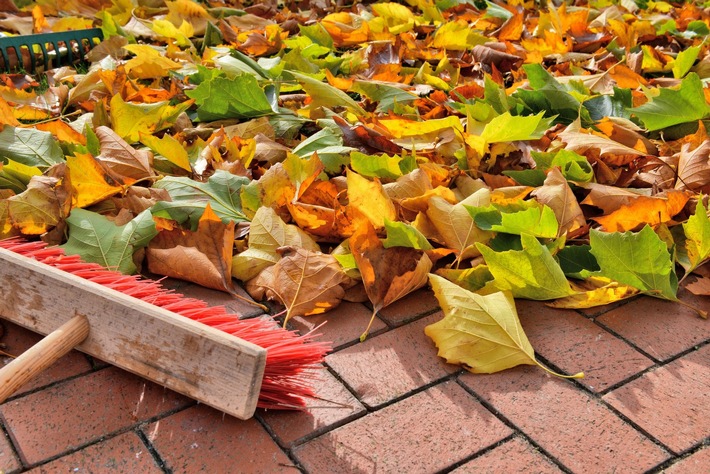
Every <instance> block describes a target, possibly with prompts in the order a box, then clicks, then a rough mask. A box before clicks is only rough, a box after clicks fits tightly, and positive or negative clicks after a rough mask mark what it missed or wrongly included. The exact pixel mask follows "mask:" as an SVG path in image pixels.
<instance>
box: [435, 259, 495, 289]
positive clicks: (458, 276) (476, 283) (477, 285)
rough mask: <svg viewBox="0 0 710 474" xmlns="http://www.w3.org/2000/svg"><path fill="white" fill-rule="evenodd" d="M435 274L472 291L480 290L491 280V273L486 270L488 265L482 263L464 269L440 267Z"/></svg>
mask: <svg viewBox="0 0 710 474" xmlns="http://www.w3.org/2000/svg"><path fill="white" fill-rule="evenodd" d="M436 274H437V275H439V276H441V277H444V278H446V279H447V280H449V281H450V282H452V283H456V284H457V285H458V286H460V287H461V288H463V289H465V290H468V291H472V292H476V291H478V290H480V289H481V288H483V287H485V286H486V285H487V284H488V283H489V282H491V281H493V275H491V272H490V270H488V266H487V265H483V264H481V265H477V266H475V267H473V268H465V269H456V268H440V269H438V270H437V271H436Z"/></svg>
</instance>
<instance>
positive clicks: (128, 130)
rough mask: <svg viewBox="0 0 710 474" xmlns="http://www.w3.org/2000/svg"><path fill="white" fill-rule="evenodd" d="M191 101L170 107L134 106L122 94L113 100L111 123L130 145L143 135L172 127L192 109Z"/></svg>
mask: <svg viewBox="0 0 710 474" xmlns="http://www.w3.org/2000/svg"><path fill="white" fill-rule="evenodd" d="M191 105H192V101H191V100H187V101H185V102H181V103H179V104H177V105H174V106H173V105H170V104H169V103H168V102H166V101H163V102H156V103H154V104H133V103H131V102H126V101H124V100H123V98H121V96H120V94H117V95H114V96H113V98H112V99H111V121H112V124H113V130H114V131H115V132H116V133H117V134H118V135H119V136H120V137H121V138H123V139H124V140H126V141H128V142H129V143H136V142H138V141H139V140H140V135H141V133H143V134H145V135H152V134H153V133H154V132H158V131H160V130H164V129H166V128H168V127H170V126H172V125H173V124H174V123H175V121H176V120H177V118H178V116H179V115H180V114H181V113H183V112H184V111H186V110H187V109H189V108H190V106H191Z"/></svg>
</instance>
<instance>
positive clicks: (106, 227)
mask: <svg viewBox="0 0 710 474" xmlns="http://www.w3.org/2000/svg"><path fill="white" fill-rule="evenodd" d="M67 225H68V226H69V240H68V241H67V243H66V244H64V245H62V248H63V249H64V251H65V252H66V253H67V254H71V255H80V256H81V258H82V259H83V260H84V261H87V262H94V263H98V264H99V265H101V266H103V267H105V268H108V269H110V270H115V271H118V272H121V273H125V274H132V273H135V271H136V269H137V267H136V265H135V263H134V262H133V254H134V253H136V251H138V250H139V249H142V248H144V247H145V246H147V245H148V242H150V240H151V239H152V238H153V237H155V235H156V234H157V233H158V232H157V230H156V228H155V223H154V222H153V217H152V216H151V214H150V211H143V212H142V213H140V214H138V215H137V216H136V217H135V218H134V219H133V220H131V221H130V222H128V223H127V224H125V225H123V226H117V225H115V224H114V223H113V222H111V221H110V220H108V219H107V218H106V217H104V216H102V215H101V214H97V213H95V212H91V211H87V210H85V209H74V210H72V212H71V215H70V216H69V217H68V218H67Z"/></svg>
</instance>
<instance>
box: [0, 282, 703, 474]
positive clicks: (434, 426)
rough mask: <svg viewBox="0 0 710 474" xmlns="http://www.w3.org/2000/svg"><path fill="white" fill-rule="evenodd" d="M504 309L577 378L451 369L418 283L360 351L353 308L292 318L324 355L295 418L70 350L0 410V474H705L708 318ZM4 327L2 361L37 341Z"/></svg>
mask: <svg viewBox="0 0 710 474" xmlns="http://www.w3.org/2000/svg"><path fill="white" fill-rule="evenodd" d="M177 286H178V287H179V288H178V289H179V290H180V291H182V292H185V293H186V294H187V295H188V296H199V297H203V298H205V299H208V300H210V302H211V303H213V304H215V303H218V304H227V305H228V306H229V307H230V309H233V310H234V311H242V312H244V313H246V314H247V315H254V314H258V313H259V312H260V311H261V310H259V309H258V308H256V309H255V308H254V307H251V306H250V305H248V304H246V303H244V302H243V301H229V300H228V299H227V300H225V296H224V295H222V294H219V293H215V292H211V291H209V290H201V289H195V288H194V287H192V286H191V285H184V284H178V285H177ZM681 297H682V298H684V299H687V300H688V301H689V302H691V303H692V304H695V305H696V306H700V307H708V299H707V298H705V299H702V298H699V297H694V296H692V295H688V294H687V293H685V292H681ZM703 305H704V306H703ZM517 307H518V312H519V314H520V319H521V322H522V324H523V327H524V328H525V330H526V332H527V334H528V336H529V339H530V341H531V343H532V345H533V347H534V348H535V350H536V353H537V354H538V356H539V357H541V358H542V359H543V360H545V361H546V362H548V363H549V364H551V365H553V366H554V367H555V368H557V369H559V370H562V371H565V372H577V371H585V372H586V374H587V378H586V379H582V380H579V381H568V380H562V379H558V378H555V377H553V376H549V375H547V374H546V373H544V372H543V371H542V369H539V368H537V367H518V368H515V369H511V370H508V371H504V372H501V373H498V374H492V375H484V374H470V373H467V372H465V371H464V372H462V371H461V368H459V367H455V366H450V365H447V364H446V363H445V362H444V361H443V360H442V359H441V358H439V357H438V356H437V355H436V354H437V350H436V348H435V347H434V344H433V343H432V342H431V341H430V340H429V339H428V338H427V337H426V336H425V335H424V334H423V328H424V326H426V325H427V324H430V323H432V322H434V321H436V320H438V319H439V318H441V313H440V312H438V308H437V305H436V300H435V298H434V297H433V295H432V293H431V292H430V291H428V290H421V291H418V292H416V293H415V294H413V295H410V296H409V297H407V298H406V299H404V300H402V301H399V302H396V303H394V304H393V305H391V306H390V307H388V308H385V309H383V310H382V311H380V312H379V313H378V318H377V319H376V321H375V325H374V326H373V328H374V330H373V332H372V334H371V336H370V337H369V338H368V339H367V340H366V341H365V342H364V343H360V342H359V341H358V337H359V335H360V333H361V332H362V330H363V329H364V326H365V325H366V324H367V321H368V320H369V317H370V314H371V311H370V309H369V308H368V307H367V305H364V304H360V303H346V304H345V305H343V306H342V307H341V308H340V310H336V312H335V313H333V314H332V315H331V316H330V317H329V316H328V315H325V316H318V317H315V318H304V319H294V320H293V326H294V327H296V328H298V329H299V330H302V331H307V330H310V329H311V328H312V327H314V326H316V325H318V324H320V323H321V322H323V321H326V320H327V321H328V322H327V323H326V325H325V326H323V327H322V328H321V329H320V330H319V332H320V333H321V334H323V335H324V337H326V338H328V339H330V340H332V341H334V346H335V351H334V352H333V353H332V354H330V355H329V356H328V357H327V366H328V367H327V369H325V370H324V371H323V373H322V374H321V378H320V380H319V381H318V382H316V388H317V390H318V394H319V396H320V397H321V399H318V400H312V401H310V402H309V404H308V409H307V410H306V411H305V412H278V411H268V412H266V411H263V410H259V411H258V412H257V414H256V417H255V418H253V419H251V420H248V421H241V420H237V419H234V418H232V417H229V416H226V415H223V414H222V413H219V412H217V411H215V410H213V409H211V408H207V407H205V406H202V405H199V404H195V402H194V401H192V400H189V399H187V398H185V397H183V396H180V395H177V394H175V393H173V392H171V391H169V390H165V389H163V388H162V387H158V386H156V385H154V384H151V383H148V382H145V381H143V380H142V379H140V378H138V377H136V376H134V375H130V374H127V373H125V372H123V371H121V370H119V369H117V368H114V367H111V366H110V365H109V366H107V365H106V364H104V363H103V362H101V361H94V362H93V363H91V360H90V359H87V358H86V357H85V356H83V355H82V354H79V353H77V352H73V353H71V354H69V355H68V356H66V357H65V358H63V359H61V360H60V361H59V362H58V364H57V365H56V366H55V367H53V368H51V369H50V370H48V371H47V372H46V373H44V374H42V376H41V377H40V378H39V379H37V380H36V381H35V382H33V384H32V385H30V386H28V387H26V388H25V389H24V390H23V391H20V392H18V393H17V394H15V395H14V396H13V397H12V398H10V399H9V401H7V402H5V403H3V404H1V405H0V428H1V429H2V430H3V432H2V435H3V436H2V437H0V472H5V473H8V474H15V473H20V472H30V471H31V472H35V473H36V472H44V473H54V472H77V473H80V472H97V473H102V472H111V473H115V472H119V473H121V472H131V473H132V472H141V473H143V472H146V473H152V472H163V473H195V472H269V473H271V472H289V473H290V472H292V473H298V472H303V473H309V474H310V473H313V474H318V473H321V472H338V473H341V472H359V473H370V472H372V473H374V472H377V473H386V472H396V473H401V472H407V473H410V472H421V473H429V472H431V473H434V472H455V473H457V474H463V473H469V472H476V473H486V472H490V473H496V474H497V473H502V472H505V473H517V472H520V473H528V472H536V473H556V472H567V473H580V474H586V473H595V472H600V473H608V472H614V471H616V472H625V473H626V472H628V473H633V472H645V473H647V474H656V473H661V472H669V473H674V474H680V473H683V474H686V473H689V474H695V473H707V472H710V454H709V453H710V449H709V447H710V400H709V399H708V393H710V321H707V320H703V319H701V318H699V317H698V316H697V315H696V314H695V313H693V312H692V311H690V310H687V309H686V308H684V307H682V306H679V305H674V304H670V303H664V302H662V301H660V300H658V299H653V298H649V297H640V298H636V299H634V300H632V301H629V302H627V303H626V304H622V305H611V306H609V307H604V308H595V309H594V310H593V311H592V310H589V311H583V312H582V311H580V312H575V311H569V310H567V311H560V310H553V309H550V308H547V307H545V306H544V305H542V304H540V303H534V302H526V301H519V302H518V304H517ZM5 326H6V328H7V333H6V334H5V336H4V337H3V338H2V340H0V342H4V343H6V344H7V346H8V349H7V350H8V351H11V352H12V351H14V352H21V351H22V350H24V349H25V348H26V347H28V346H29V345H30V344H31V343H32V342H33V341H36V340H37V339H38V338H37V336H35V335H32V334H30V333H29V332H27V331H25V330H23V329H20V328H18V327H16V326H14V325H12V324H9V323H6V324H5ZM14 352H13V353H14ZM0 362H4V361H0Z"/></svg>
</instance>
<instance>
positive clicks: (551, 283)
mask: <svg viewBox="0 0 710 474" xmlns="http://www.w3.org/2000/svg"><path fill="white" fill-rule="evenodd" d="M520 238H521V242H522V244H523V250H509V251H507V252H495V251H494V250H492V249H491V248H489V247H487V246H485V245H482V244H477V247H478V250H479V251H480V252H481V254H482V255H483V258H484V259H485V260H486V264H487V265H488V269H489V270H490V272H491V274H492V275H493V277H494V278H495V280H494V281H493V283H494V285H495V286H496V288H498V289H499V290H502V291H511V292H512V293H513V296H515V297H516V298H527V299H531V300H553V299H556V298H562V297H565V296H569V295H571V294H572V293H573V291H572V288H570V286H569V282H568V281H567V279H566V278H565V274H564V273H563V272H562V269H561V268H560V266H559V264H558V263H557V262H556V261H555V259H554V257H553V256H552V254H551V253H550V250H549V249H548V248H547V247H546V246H544V245H542V244H541V243H540V242H538V240H537V239H536V238H535V237H533V236H532V235H530V234H522V235H521V236H520Z"/></svg>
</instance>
